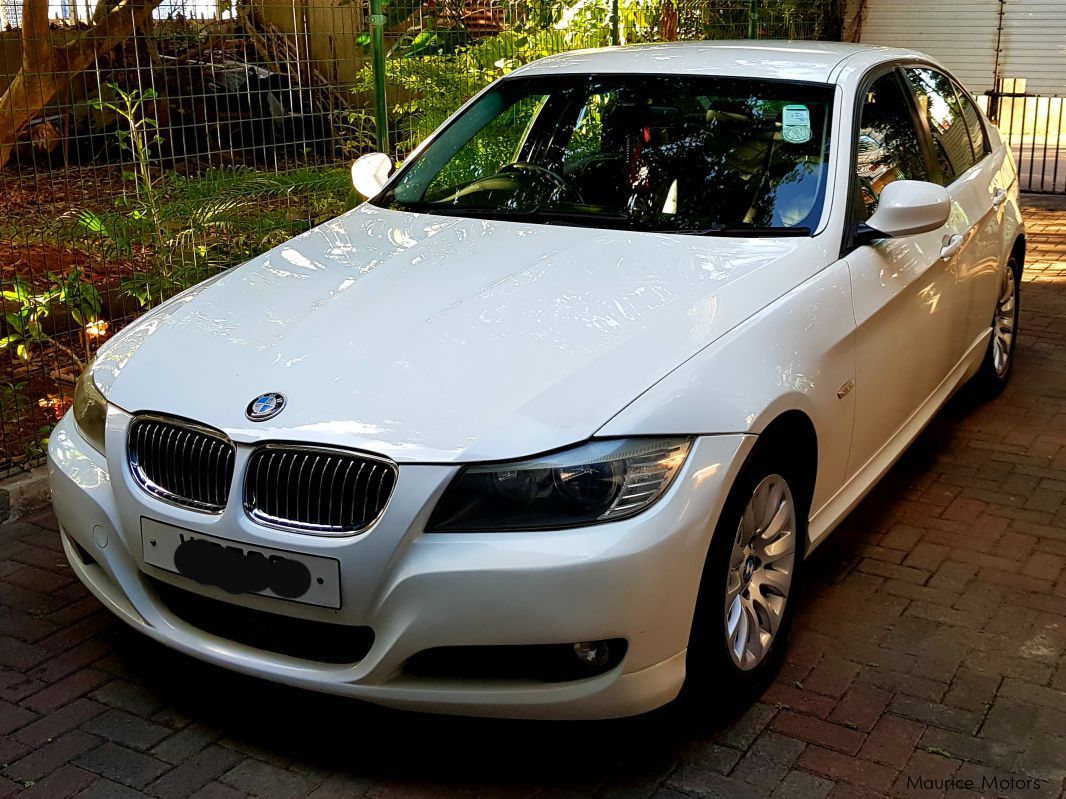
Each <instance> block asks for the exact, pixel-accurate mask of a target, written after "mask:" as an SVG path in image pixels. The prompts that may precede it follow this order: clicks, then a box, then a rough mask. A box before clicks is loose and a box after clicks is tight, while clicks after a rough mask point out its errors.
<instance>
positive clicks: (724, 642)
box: [684, 450, 807, 706]
mask: <svg viewBox="0 0 1066 799" xmlns="http://www.w3.org/2000/svg"><path fill="white" fill-rule="evenodd" d="M798 488H799V483H798V481H797V480H796V478H795V477H794V476H793V475H792V474H791V470H790V469H789V468H786V465H785V464H784V463H780V462H778V459H775V458H774V457H773V455H772V454H771V453H770V452H769V451H768V450H764V451H762V452H757V453H755V454H753V456H752V458H751V459H750V460H749V462H748V463H747V464H746V465H745V467H744V469H743V470H742V472H741V474H740V476H739V477H738V478H737V481H736V483H735V484H734V486H733V489H732V490H731V491H730V494H729V497H728V499H727V500H726V505H725V508H724V509H723V512H722V515H721V517H720V518H719V521H718V525H717V527H716V528H715V532H714V536H713V537H712V539H711V547H710V551H709V553H708V556H707V562H706V565H705V566H704V573H703V579H702V582H701V584H700V594H699V598H698V600H697V606H696V613H695V616H694V619H693V626H692V633H691V636H690V641H689V650H688V660H687V675H686V681H685V692H684V695H685V698H686V699H688V700H689V703H690V704H691V703H692V700H696V701H698V702H699V703H700V704H703V702H704V700H711V701H714V702H715V704H716V705H718V706H721V705H723V704H733V703H747V702H748V701H750V700H751V699H753V698H754V697H755V695H756V694H757V693H758V692H760V691H761V690H762V689H763V688H765V687H766V685H767V684H768V683H769V681H770V680H772V679H773V676H774V674H775V672H776V670H777V668H778V666H779V665H780V662H781V657H782V655H783V653H784V649H785V642H786V639H787V637H788V633H789V629H790V627H791V622H792V611H793V605H794V603H793V602H792V594H793V592H794V590H795V586H796V581H797V577H798V573H799V570H800V567H801V565H802V560H803V549H804V540H805V536H806V533H807V530H806V524H805V523H804V518H805V512H804V511H803V510H802V506H801V505H800V504H799V503H797V500H796V497H797V496H798V493H797V489H798Z"/></svg>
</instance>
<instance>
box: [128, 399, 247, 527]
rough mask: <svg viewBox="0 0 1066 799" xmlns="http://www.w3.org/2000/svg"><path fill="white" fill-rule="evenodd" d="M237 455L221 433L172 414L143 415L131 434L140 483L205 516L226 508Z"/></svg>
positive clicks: (130, 457)
mask: <svg viewBox="0 0 1066 799" xmlns="http://www.w3.org/2000/svg"><path fill="white" fill-rule="evenodd" d="M235 455H236V451H235V448H234V446H233V442H232V441H230V440H229V438H227V437H226V435H225V434H224V433H222V432H221V431H219V430H214V429H212V428H210V427H204V426H203V425H199V424H196V423H194V422H189V421H186V420H184V419H178V418H175V417H170V416H159V415H155V414H140V415H138V416H137V417H136V418H134V420H133V421H132V422H131V423H130V426H129V431H128V432H127V434H126V456H127V459H128V460H129V465H130V472H131V473H132V474H133V478H134V480H136V481H137V483H138V485H140V486H141V488H143V489H144V490H145V491H146V492H147V493H149V494H151V495H152V496H154V497H156V498H158V499H161V500H163V501H164V502H169V503H171V504H172V505H178V506H180V507H183V508H191V509H192V510H198V511H203V512H205V513H221V512H222V511H223V509H224V508H225V507H226V502H227V501H228V499H229V488H230V484H231V483H232V482H233V464H234V460H235Z"/></svg>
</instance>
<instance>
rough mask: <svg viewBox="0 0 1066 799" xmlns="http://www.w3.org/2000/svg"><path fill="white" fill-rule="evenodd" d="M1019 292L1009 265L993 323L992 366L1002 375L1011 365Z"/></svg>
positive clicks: (1004, 276)
mask: <svg viewBox="0 0 1066 799" xmlns="http://www.w3.org/2000/svg"><path fill="white" fill-rule="evenodd" d="M1017 294H1018V283H1017V279H1016V278H1015V276H1014V270H1013V269H1011V268H1010V266H1008V267H1007V269H1006V272H1005V274H1004V275H1003V288H1002V289H1001V290H1000V294H999V300H998V301H997V302H996V317H995V319H994V321H993V324H992V366H993V367H994V368H995V370H996V374H997V375H999V376H1000V377H1002V376H1003V375H1005V374H1006V373H1007V369H1008V367H1009V366H1010V358H1011V344H1012V343H1013V341H1014V318H1015V309H1016V307H1017V302H1018V297H1017Z"/></svg>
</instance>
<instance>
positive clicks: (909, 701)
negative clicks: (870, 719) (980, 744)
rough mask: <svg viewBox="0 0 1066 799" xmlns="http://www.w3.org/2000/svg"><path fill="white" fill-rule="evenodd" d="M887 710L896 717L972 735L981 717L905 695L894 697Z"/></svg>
mask: <svg viewBox="0 0 1066 799" xmlns="http://www.w3.org/2000/svg"><path fill="white" fill-rule="evenodd" d="M888 709H889V711H890V712H892V713H895V714H896V715H899V716H904V717H905V718H909V719H913V720H914V721H921V722H924V723H926V724H930V725H932V726H934V727H943V728H944V729H948V730H955V731H956V732H967V733H971V734H972V733H975V732H976V731H977V728H978V727H979V726H980V725H981V716H980V715H979V714H977V713H972V712H970V711H968V710H962V709H960V708H957V707H950V706H949V705H942V704H939V703H936V702H929V701H927V700H924V699H917V698H915V697H913V696H906V695H905V694H899V695H898V696H896V697H894V698H893V699H892V702H891V703H890V704H889V706H888Z"/></svg>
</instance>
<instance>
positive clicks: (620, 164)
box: [374, 75, 833, 235]
mask: <svg viewBox="0 0 1066 799" xmlns="http://www.w3.org/2000/svg"><path fill="white" fill-rule="evenodd" d="M832 97H833V94H832V89H831V87H829V86H825V85H810V84H798V83H785V82H778V81H765V80H750V79H743V78H724V77H690V76H680V75H670V76H634V75H593V76H577V77H558V76H551V77H533V78H512V79H507V80H503V81H501V82H499V83H497V84H496V85H495V86H493V87H492V88H491V89H489V91H487V92H486V93H485V94H484V95H482V96H481V98H480V99H478V101H477V102H476V103H474V104H473V105H471V106H470V107H469V108H468V109H467V110H466V111H464V112H463V113H462V114H460V115H459V116H457V117H455V118H454V119H453V120H452V122H451V123H450V124H449V125H448V127H446V128H445V130H444V131H443V132H442V133H441V134H440V135H439V136H437V137H436V138H435V139H434V140H433V141H431V142H430V143H429V144H428V146H426V148H425V149H424V150H422V152H420V153H419V154H417V155H416V156H415V157H414V158H413V159H412V160H411V161H410V162H409V163H408V165H407V166H406V167H405V169H404V170H403V172H402V174H401V175H400V176H399V178H398V180H397V181H396V182H395V183H394V184H393V185H392V186H391V187H390V188H389V189H388V190H387V191H386V192H384V193H383V194H381V195H379V196H378V197H377V198H375V199H374V202H375V203H376V204H378V205H382V206H384V207H387V208H393V209H397V210H404V211H418V212H422V213H440V214H446V215H453V216H475V217H483V218H490V219H501V218H502V219H516V220H529V221H534V222H542V223H545V224H552V223H558V224H568V225H587V226H590V227H621V228H626V229H632V230H644V231H661V232H667V233H683V232H699V233H706V234H711V233H715V232H718V233H731V232H734V231H737V230H738V229H740V232H744V231H750V232H759V231H760V230H762V231H763V232H773V233H775V234H777V235H788V234H793V235H801V234H808V233H810V231H811V229H813V228H815V227H816V226H817V222H818V218H819V216H820V214H821V209H822V201H823V197H824V194H825V183H826V172H827V166H828V159H829V129H830V124H829V123H830V117H831V114H832Z"/></svg>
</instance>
